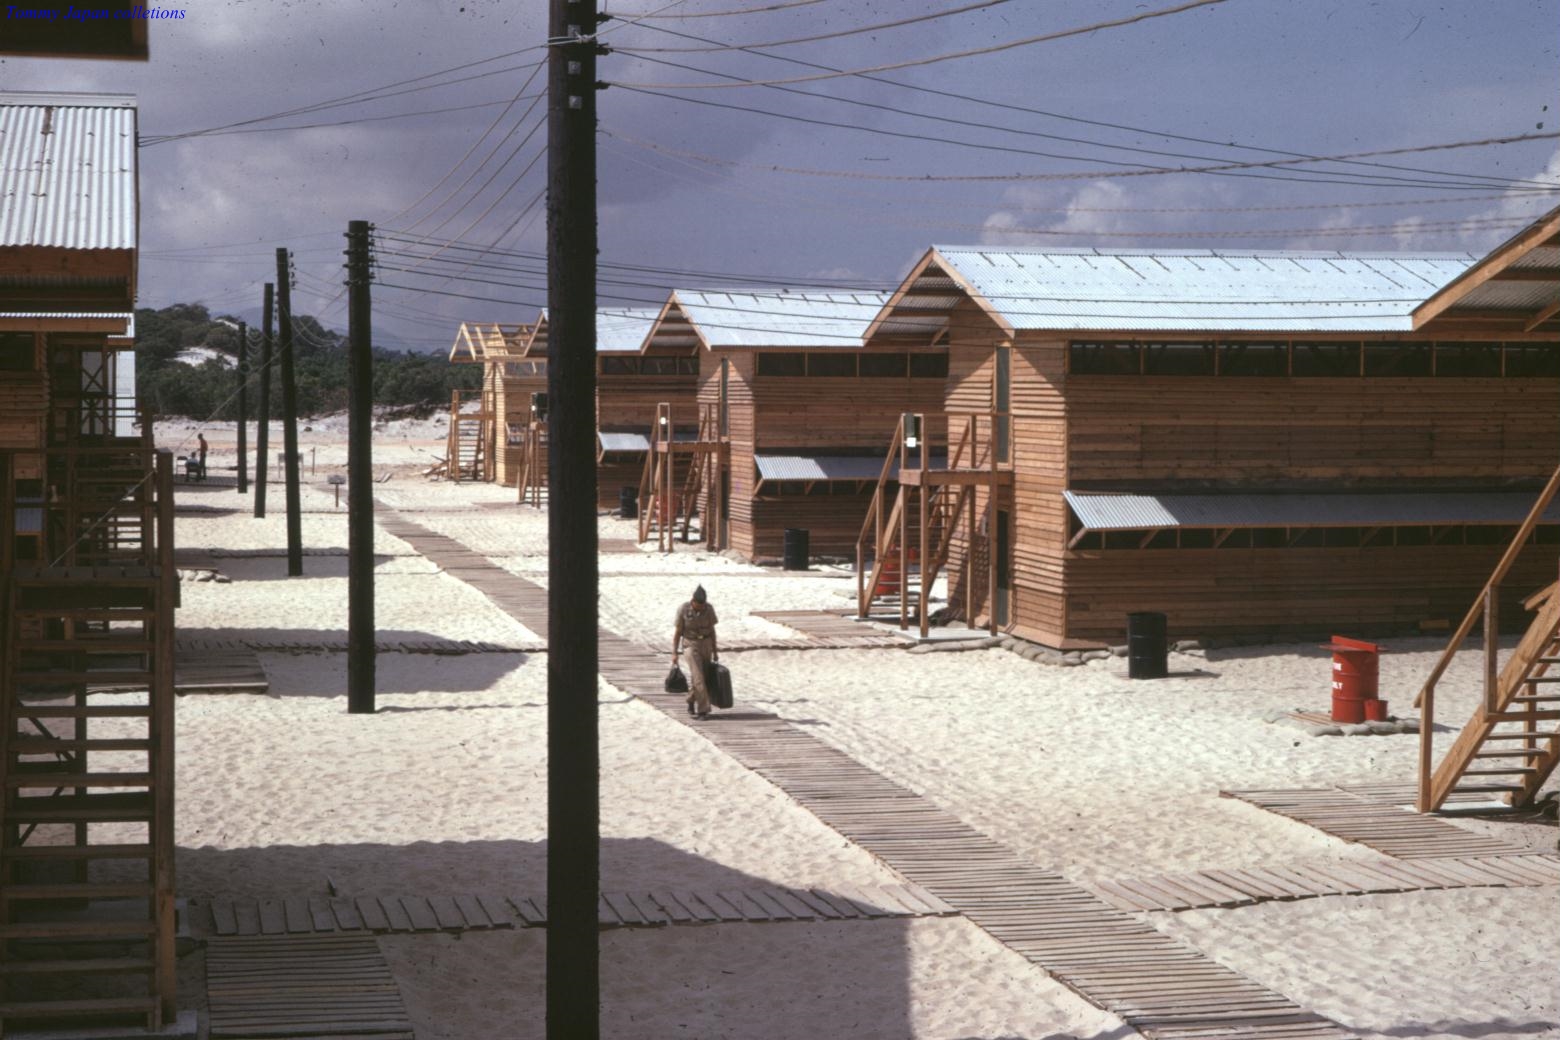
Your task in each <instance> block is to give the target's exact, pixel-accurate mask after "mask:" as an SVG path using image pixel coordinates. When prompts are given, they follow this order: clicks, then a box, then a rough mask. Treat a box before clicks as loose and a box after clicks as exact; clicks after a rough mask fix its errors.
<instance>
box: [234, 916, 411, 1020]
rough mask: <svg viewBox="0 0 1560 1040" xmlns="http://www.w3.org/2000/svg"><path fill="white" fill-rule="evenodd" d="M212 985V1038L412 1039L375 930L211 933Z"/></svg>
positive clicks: (403, 1007) (397, 990)
mask: <svg viewBox="0 0 1560 1040" xmlns="http://www.w3.org/2000/svg"><path fill="white" fill-rule="evenodd" d="M206 993H207V997H208V1007H209V1011H208V1016H209V1020H210V1021H209V1025H210V1034H209V1035H210V1036H211V1037H212V1040H225V1038H233V1040H238V1038H246V1040H254V1038H257V1037H316V1038H322V1040H323V1038H328V1037H342V1036H356V1037H374V1038H376V1040H412V1022H411V1019H410V1018H408V1017H407V1014H406V1008H405V1006H404V1005H403V1004H402V1003H401V991H400V990H399V989H397V988H396V984H395V978H394V976H392V975H391V974H390V966H389V965H388V964H386V963H385V958H384V955H383V954H382V953H380V952H379V943H378V942H377V941H376V940H375V939H374V937H373V936H371V935H341V936H329V937H326V936H313V935H309V936H276V937H260V938H239V937H236V936H235V937H224V938H218V939H212V940H210V941H209V942H208V943H207V945H206Z"/></svg>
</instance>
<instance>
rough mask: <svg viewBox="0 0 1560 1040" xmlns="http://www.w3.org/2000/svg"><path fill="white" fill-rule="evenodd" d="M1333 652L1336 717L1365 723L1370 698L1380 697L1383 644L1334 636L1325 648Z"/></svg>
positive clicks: (1346, 720) (1333, 690)
mask: <svg viewBox="0 0 1560 1040" xmlns="http://www.w3.org/2000/svg"><path fill="white" fill-rule="evenodd" d="M1322 649H1323V650H1331V651H1332V655H1333V658H1332V720H1333V721H1334V722H1364V721H1365V718H1366V708H1365V702H1366V701H1373V700H1375V699H1376V691H1377V683H1378V680H1379V678H1380V661H1381V658H1380V653H1381V647H1380V646H1378V645H1377V644H1375V643H1367V642H1364V641H1363V640H1360V639H1349V638H1346V637H1344V636H1333V638H1332V642H1331V643H1329V644H1328V645H1326V646H1324V647H1322Z"/></svg>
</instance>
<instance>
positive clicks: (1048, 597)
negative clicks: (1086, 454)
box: [1010, 340, 1068, 635]
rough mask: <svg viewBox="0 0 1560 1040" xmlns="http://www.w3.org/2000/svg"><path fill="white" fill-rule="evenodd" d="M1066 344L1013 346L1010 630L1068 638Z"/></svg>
mask: <svg viewBox="0 0 1560 1040" xmlns="http://www.w3.org/2000/svg"><path fill="white" fill-rule="evenodd" d="M1066 371H1067V345H1066V343H1065V342H1058V341H1054V340H1051V341H1041V342H1029V341H1027V340H1020V341H1019V342H1018V343H1017V344H1015V345H1014V347H1013V505H1012V509H1013V532H1014V544H1013V560H1012V568H1013V607H1012V612H1011V615H1010V616H1011V618H1012V625H1011V626H1010V627H1012V628H1015V629H1017V628H1019V627H1022V628H1023V629H1025V630H1030V631H1034V632H1037V633H1038V632H1044V633H1048V634H1056V635H1061V634H1064V633H1065V631H1066V596H1065V584H1064V582H1065V576H1064V573H1063V557H1064V556H1065V555H1066V552H1067V538H1068V534H1067V508H1066V505H1065V504H1064V502H1063V499H1062V491H1063V490H1064V489H1065V488H1066V487H1067V479H1068V473H1067V468H1068V467H1067V462H1068V460H1067V444H1068V429H1067V422H1066V417H1065V411H1066V408H1065V402H1064V401H1063V393H1064V390H1065V388H1066V387H1065V384H1066V379H1067V376H1066Z"/></svg>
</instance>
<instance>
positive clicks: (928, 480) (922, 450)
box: [856, 412, 1008, 636]
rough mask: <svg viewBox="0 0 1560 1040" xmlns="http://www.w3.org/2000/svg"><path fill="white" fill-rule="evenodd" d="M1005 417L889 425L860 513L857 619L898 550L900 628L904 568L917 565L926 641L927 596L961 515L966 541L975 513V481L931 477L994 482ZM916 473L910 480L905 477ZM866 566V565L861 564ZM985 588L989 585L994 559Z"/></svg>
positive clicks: (951, 415)
mask: <svg viewBox="0 0 1560 1040" xmlns="http://www.w3.org/2000/svg"><path fill="white" fill-rule="evenodd" d="M1007 419H1008V415H1007V413H1004V412H941V413H934V412H907V413H905V414H903V415H901V416H900V418H899V422H898V424H897V425H896V426H895V428H894V438H893V440H892V441H891V442H890V444H889V449H888V452H887V455H886V457H885V458H884V461H883V468H882V470H881V471H880V472H879V474H878V479H877V485H876V487H875V488H874V490H873V494H872V500H871V502H870V503H869V504H868V507H867V515H866V517H865V518H864V519H863V521H862V525H861V533H860V535H859V536H858V537H857V539H856V607H857V613H858V615H859V616H861V617H866V616H867V615H868V614H869V613H870V610H871V605H872V601H873V599H874V598H875V593H876V590H877V588H878V587H879V583H880V582H881V581H882V579H883V575H884V572H885V569H886V567H887V564H888V561H889V560H890V559H892V558H894V556H895V554H896V553H897V562H898V565H899V575H900V580H899V627H900V628H907V627H909V620H910V613H911V611H910V589H909V585H910V582H909V575H910V564H911V563H912V562H914V563H915V564H916V566H917V568H918V585H919V587H918V590H917V610H916V616H917V620H918V622H919V624H920V629H921V634H922V636H925V635H926V634H927V631H928V626H929V623H930V619H929V614H928V599H929V596H930V593H931V586H932V584H933V583H934V582H935V581H936V579H937V574H938V573H939V572H940V570H941V569H942V567H943V565H944V564H945V563H946V562H947V559H948V556H949V555H950V553H951V551H952V548H953V543H954V537H955V533H956V531H957V530H958V529H959V527H960V525H961V523H963V522H964V518H965V517H966V515H967V516H968V521H967V538H968V539H969V541H970V542H971V543H973V541H974V538H975V530H976V521H975V515H974V506H975V496H974V484H973V483H970V482H968V481H952V480H948V481H939V480H937V479H936V476H935V475H936V474H938V473H943V474H950V475H951V474H972V473H982V472H984V473H986V474H988V475H989V478H990V480H989V483H990V484H992V485H995V484H996V482H997V474H998V473H999V472H1001V471H1002V470H1003V469H1004V468H1005V466H1006V465H1007V460H1006V459H1004V458H1002V457H1001V453H1000V451H999V444H1000V441H1001V439H1002V429H1003V424H1004V423H1005V422H1006V420H1007ZM912 472H914V473H918V474H919V476H918V477H917V478H916V479H915V480H913V481H907V480H906V479H905V476H904V475H905V474H908V473H912ZM890 483H897V484H898V485H899V490H898V492H897V493H896V494H895V497H894V502H893V504H892V505H891V506H890V505H889V504H888V502H887V496H888V485H889V484H890ZM909 485H914V486H916V487H918V489H919V490H918V491H916V492H915V497H916V499H917V501H916V503H915V506H916V508H915V512H916V517H915V528H916V539H915V558H914V560H913V561H912V558H911V552H912V550H911V539H910V525H911V519H910V512H911V507H910V503H909V501H908V498H907V486H909ZM972 559H973V553H967V554H966V560H965V566H966V572H967V574H966V581H965V598H966V599H967V600H970V601H971V602H969V603H966V605H965V608H966V609H965V613H966V614H967V615H969V616H968V617H967V618H966V620H967V621H969V620H972V618H973V598H974V597H973V594H972V582H973V570H972V568H973V563H972ZM869 560H870V561H871V562H870V565H869V563H868V561H869ZM991 565H992V568H993V574H992V585H993V586H994V584H995V572H994V568H995V560H994V559H993V560H992V561H991Z"/></svg>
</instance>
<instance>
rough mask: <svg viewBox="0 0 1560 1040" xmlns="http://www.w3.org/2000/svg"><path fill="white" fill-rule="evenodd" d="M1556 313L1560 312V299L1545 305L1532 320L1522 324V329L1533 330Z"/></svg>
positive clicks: (1524, 330) (1525, 330)
mask: <svg viewBox="0 0 1560 1040" xmlns="http://www.w3.org/2000/svg"><path fill="white" fill-rule="evenodd" d="M1556 314H1560V299H1557V300H1555V301H1554V302H1553V303H1551V304H1550V305H1549V306H1548V307H1545V308H1544V309H1543V310H1541V311H1539V312H1538V313H1537V314H1535V315H1534V316H1533V320H1532V321H1530V322H1528V323H1527V324H1526V325H1524V326H1522V331H1523V332H1532V331H1534V330H1535V329H1537V328H1538V327H1539V326H1540V325H1542V324H1543V323H1544V322H1546V321H1548V320H1549V319H1550V318H1553V317H1554V316H1555V315H1556Z"/></svg>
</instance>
